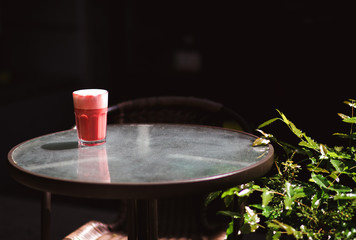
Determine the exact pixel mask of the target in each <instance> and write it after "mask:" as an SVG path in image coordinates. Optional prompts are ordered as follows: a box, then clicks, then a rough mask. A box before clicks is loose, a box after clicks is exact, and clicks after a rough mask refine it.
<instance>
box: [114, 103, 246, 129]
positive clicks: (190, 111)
mask: <svg viewBox="0 0 356 240" xmlns="http://www.w3.org/2000/svg"><path fill="white" fill-rule="evenodd" d="M108 123H109V124H112V123H181V124H200V125H209V126H219V127H227V128H234V129H238V130H242V131H245V132H251V128H250V127H249V125H248V124H247V123H246V121H245V120H244V119H243V118H242V117H241V116H240V115H239V114H238V113H236V112H235V111H233V110H231V109H230V108H228V107H226V106H224V105H223V104H221V103H217V102H214V101H211V100H208V99H202V98H196V97H185V96H160V97H148V98H138V99H133V100H128V101H124V102H120V103H118V104H116V105H113V106H111V107H109V109H108Z"/></svg>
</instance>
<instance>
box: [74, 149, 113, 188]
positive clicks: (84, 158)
mask: <svg viewBox="0 0 356 240" xmlns="http://www.w3.org/2000/svg"><path fill="white" fill-rule="evenodd" d="M77 176H78V180H81V181H88V182H94V181H95V182H110V180H111V179H110V172H109V165H108V157H107V153H106V145H105V144H104V145H101V146H95V147H80V148H79V149H78V168H77Z"/></svg>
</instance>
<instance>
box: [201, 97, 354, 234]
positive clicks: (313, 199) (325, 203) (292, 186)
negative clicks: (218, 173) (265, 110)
mask: <svg viewBox="0 0 356 240" xmlns="http://www.w3.org/2000/svg"><path fill="white" fill-rule="evenodd" d="M345 103H346V104H348V105H349V106H350V107H351V116H347V115H345V114H340V113H339V114H338V115H339V116H340V117H341V119H342V121H343V122H345V123H347V124H350V131H349V132H348V133H336V134H334V135H336V136H339V137H342V138H344V139H347V140H346V141H345V142H346V143H345V144H343V145H342V146H334V147H329V146H327V145H326V144H320V143H318V142H316V141H315V140H313V139H312V138H310V137H309V136H308V135H307V134H306V133H304V132H303V131H301V130H300V129H298V128H297V127H296V126H295V125H294V123H292V122H291V121H290V120H289V119H288V118H287V117H286V116H285V115H284V114H283V113H282V112H280V111H278V110H277V111H278V113H279V115H280V117H278V118H274V119H271V120H268V121H266V122H264V123H263V124H261V125H260V126H259V127H258V128H259V130H258V131H259V132H260V133H261V134H262V136H261V137H260V138H258V139H257V140H256V141H255V142H254V143H253V145H254V146H256V145H261V144H269V143H272V144H273V145H274V146H275V149H276V153H277V154H276V155H277V158H276V160H275V165H274V167H273V169H272V170H271V172H270V173H269V174H268V176H264V177H261V178H259V179H257V180H255V181H252V182H249V183H246V184H241V185H239V186H236V187H234V188H231V189H228V190H226V191H221V192H216V193H212V194H211V195H210V196H209V197H208V198H207V203H209V202H210V201H211V200H213V199H216V198H218V197H220V198H222V199H223V200H224V202H225V206H226V207H227V209H226V210H224V211H220V212H219V214H224V215H227V216H229V217H231V222H230V225H229V228H228V229H227V236H228V239H236V238H237V236H238V235H241V234H248V233H251V232H255V231H261V230H263V231H264V232H265V233H266V239H291V238H294V239H356V217H355V213H356V189H355V186H356V185H355V183H356V160H355V159H356V146H355V145H354V140H356V132H355V129H354V128H355V124H356V117H355V116H354V109H355V108H356V104H355V101H354V100H350V101H346V102H345ZM276 121H282V122H283V123H284V124H285V125H287V126H288V128H289V129H290V130H291V132H292V133H293V134H294V135H295V136H296V137H297V139H298V141H299V143H298V145H296V146H294V145H293V144H290V143H286V142H282V141H279V140H278V139H277V138H276V137H274V136H273V135H272V134H269V133H265V132H264V131H262V130H260V129H261V128H264V127H266V126H268V125H270V124H272V123H274V122H276ZM234 202H235V203H236V202H238V205H239V206H243V207H242V209H243V211H242V212H239V211H236V210H235V209H231V207H232V205H233V203H234ZM237 225H239V226H238V227H237Z"/></svg>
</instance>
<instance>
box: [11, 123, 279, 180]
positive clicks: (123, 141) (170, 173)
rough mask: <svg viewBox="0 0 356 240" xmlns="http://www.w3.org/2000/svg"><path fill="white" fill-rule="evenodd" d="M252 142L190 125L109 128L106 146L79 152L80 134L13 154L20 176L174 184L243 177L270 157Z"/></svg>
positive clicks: (31, 144)
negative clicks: (240, 172) (247, 169)
mask: <svg viewBox="0 0 356 240" xmlns="http://www.w3.org/2000/svg"><path fill="white" fill-rule="evenodd" d="M254 140H255V137H254V136H251V135H248V134H244V133H241V132H237V131H232V130H227V129H221V128H214V127H203V126H190V125H170V124H152V125H150V124H138V125H137V124H136V125H134V124H133V125H126V124H123V125H109V126H108V130H107V142H106V143H105V144H103V145H100V146H90V147H78V143H77V133H76V130H68V131H63V132H57V133H53V134H49V135H45V136H42V137H38V138H34V139H32V140H29V141H26V142H24V143H22V144H20V145H18V146H17V147H16V148H14V149H13V151H12V152H11V153H10V154H11V156H10V162H11V161H12V164H13V165H15V166H16V167H17V168H19V169H21V170H22V171H25V172H29V173H31V174H35V175H40V176H44V177H48V178H55V179H61V180H68V181H79V182H90V183H111V184H112V183H114V184H115V183H116V184H120V183H127V184H131V183H135V184H137V183H142V184H147V183H174V182H186V181H187V182H189V181H193V180H196V179H213V178H217V177H219V176H223V175H226V174H233V173H236V172H239V171H243V170H244V169H246V168H249V167H251V166H253V165H256V164H258V162H259V161H261V160H262V159H263V158H264V157H266V156H267V155H270V154H271V151H273V150H271V148H270V147H269V146H259V147H252V143H253V141H254Z"/></svg>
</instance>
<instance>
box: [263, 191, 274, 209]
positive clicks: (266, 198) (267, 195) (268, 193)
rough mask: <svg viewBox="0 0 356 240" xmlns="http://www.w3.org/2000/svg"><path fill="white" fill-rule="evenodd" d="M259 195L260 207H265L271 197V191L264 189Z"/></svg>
mask: <svg viewBox="0 0 356 240" xmlns="http://www.w3.org/2000/svg"><path fill="white" fill-rule="evenodd" d="M261 197H262V207H266V206H268V204H269V203H270V202H271V200H272V199H273V193H272V192H271V191H268V190H267V189H265V190H264V191H263V193H262V196H261Z"/></svg>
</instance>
